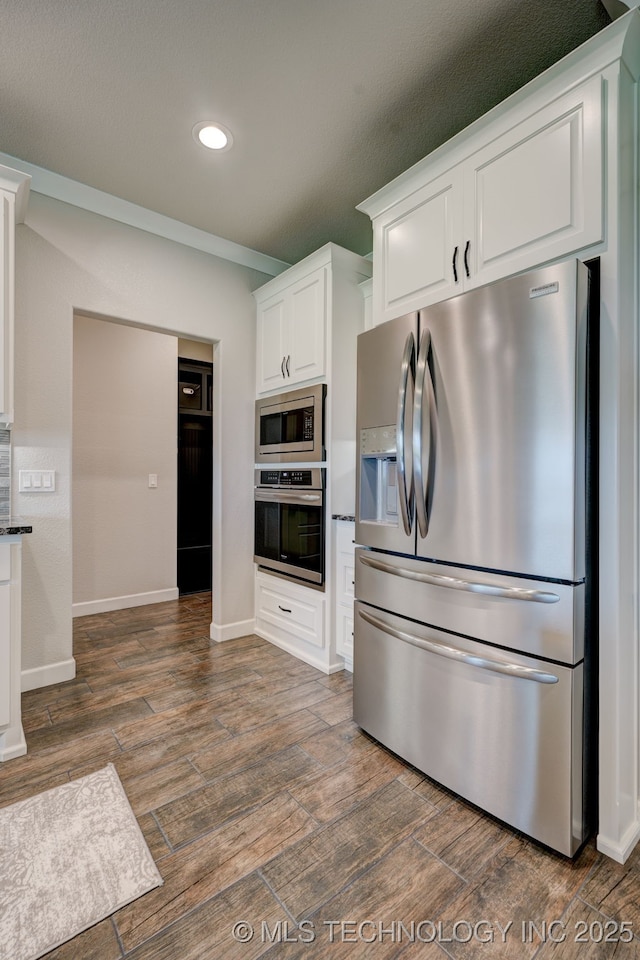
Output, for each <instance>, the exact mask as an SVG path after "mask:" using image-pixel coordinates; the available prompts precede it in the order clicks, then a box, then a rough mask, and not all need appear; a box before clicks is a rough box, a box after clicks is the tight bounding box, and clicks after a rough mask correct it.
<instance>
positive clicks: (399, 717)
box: [354, 260, 596, 856]
mask: <svg viewBox="0 0 640 960" xmlns="http://www.w3.org/2000/svg"><path fill="white" fill-rule="evenodd" d="M589 283H590V279H589V270H588V269H587V267H586V266H585V265H584V264H582V263H580V262H579V261H575V260H574V261H570V262H566V263H562V264H559V265H555V266H552V267H547V268H543V269H540V270H537V271H535V272H533V273H529V274H526V275H522V276H518V277H514V278H509V279H507V280H502V281H499V282H497V283H493V284H490V285H488V286H486V287H483V288H478V289H475V290H472V291H469V292H467V293H464V294H462V295H460V296H458V297H455V298H453V299H451V300H447V301H444V302H442V303H439V304H435V305H432V306H429V307H427V308H425V309H424V310H421V311H419V313H416V314H410V315H408V316H405V317H400V318H398V319H397V320H392V321H389V322H387V323H384V324H382V325H380V326H378V327H375V328H373V329H372V330H370V331H367V332H366V333H363V334H361V335H360V337H359V338H358V385H357V392H358V415H357V435H358V442H359V456H358V464H357V494H358V495H357V516H356V543H358V544H361V545H362V546H361V547H359V548H358V549H357V551H356V607H355V627H354V717H355V720H356V721H357V723H358V724H359V725H360V726H361V727H362V728H363V729H364V730H366V731H367V732H368V733H369V734H371V735H372V736H373V737H375V738H376V739H377V740H379V741H380V742H381V743H383V744H385V745H386V746H387V747H389V748H390V749H391V750H393V751H394V752H396V753H397V754H399V755H400V756H402V757H403V758H405V759H406V760H407V761H409V762H410V763H411V764H413V765H414V766H416V767H417V768H418V769H420V770H422V771H423V772H424V773H426V774H427V775H429V776H430V777H432V778H433V779H434V780H436V781H438V782H440V783H442V784H443V785H445V786H446V787H448V788H449V789H451V790H452V791H454V792H455V793H457V794H459V795H460V796H462V797H464V798H466V799H467V800H469V801H471V802H472V803H474V804H476V805H477V806H479V807H481V808H483V809H484V810H486V811H487V812H489V813H490V814H492V815H494V816H495V817H497V818H499V819H500V820H503V821H505V822H506V823H508V824H510V825H512V826H513V827H515V828H517V829H518V830H521V831H522V832H524V833H525V834H528V835H530V836H532V837H534V838H535V839H537V840H539V841H540V842H542V843H544V844H546V845H548V846H550V847H552V848H554V849H556V850H558V851H560V852H562V853H564V854H566V855H569V856H572V855H574V854H575V852H576V851H577V850H578V848H579V847H580V846H581V844H582V843H583V842H584V840H585V839H586V837H587V835H588V832H589V830H590V820H591V818H592V814H593V810H592V804H591V802H590V795H591V791H590V786H591V783H590V780H591V777H592V776H593V771H592V769H591V768H592V764H591V761H590V757H591V756H592V749H591V745H592V738H593V730H592V726H593V710H592V705H591V700H592V698H591V694H590V691H591V689H592V686H593V683H594V676H593V671H594V664H595V651H594V640H593V637H592V635H591V630H590V625H591V622H592V620H593V615H592V610H591V607H590V604H591V603H592V602H593V601H594V593H593V590H592V588H591V582H590V578H591V568H592V566H593V565H594V564H593V555H592V554H593V550H594V538H593V536H592V525H591V524H590V521H589V518H590V510H589V509H588V503H591V501H592V500H593V499H594V498H593V496H592V493H593V491H592V490H591V476H592V474H593V473H594V471H593V470H592V469H591V468H590V463H591V462H592V460H593V457H594V450H593V449H592V446H591V443H590V439H589V438H590V436H591V433H592V430H593V427H594V425H593V423H592V419H593V418H591V417H589V416H588V410H589V409H590V407H593V397H592V396H591V393H592V391H593V390H594V389H595V387H594V385H591V387H590V386H589V378H588V375H587V374H588V369H589V367H590V366H591V367H593V366H594V363H593V356H592V355H593V351H594V349H595V344H596V337H595V336H593V335H591V336H590V335H589V328H590V327H591V328H592V331H593V329H594V327H595V324H594V318H593V316H591V319H589V310H588V303H589ZM588 357H589V362H588Z"/></svg>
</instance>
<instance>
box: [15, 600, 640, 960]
mask: <svg viewBox="0 0 640 960" xmlns="http://www.w3.org/2000/svg"><path fill="white" fill-rule="evenodd" d="M210 603H211V598H210V595H208V594H207V595H205V594H200V595H197V596H192V597H186V598H183V599H181V600H179V601H175V602H170V603H163V604H158V605H156V606H148V607H138V608H135V609H133V610H123V611H117V612H114V613H110V614H100V615H96V616H92V617H84V618H82V619H78V620H76V621H75V641H74V642H75V647H74V654H75V657H76V661H77V667H78V675H77V678H76V679H75V680H72V681H70V682H68V683H62V684H58V685H56V686H51V687H46V688H44V689H41V690H36V691H32V692H30V693H27V694H24V695H23V717H24V724H25V731H26V735H27V742H28V751H29V752H28V754H27V756H26V757H21V758H18V759H16V760H12V761H9V762H7V763H5V764H0V805H2V806H4V805H6V804H8V803H11V802H13V801H15V800H18V799H21V798H23V797H27V796H30V795H33V794H35V793H38V792H40V791H42V790H45V789H47V788H49V787H53V786H55V785H57V784H59V783H62V782H65V781H67V780H68V779H70V778H71V779H72V778H74V777H78V776H81V775H83V774H85V773H88V772H90V771H92V770H95V769H98V768H100V767H102V766H104V765H105V764H106V763H109V762H111V763H113V764H114V765H115V767H116V769H117V771H118V774H119V776H120V778H121V780H122V782H123V784H124V787H125V790H126V792H127V795H128V797H129V800H130V802H131V805H132V807H133V810H134V812H135V814H136V816H137V817H138V820H139V823H140V826H141V828H142V830H143V832H144V834H145V837H146V839H147V842H148V844H149V847H150V849H151V851H152V853H153V856H154V857H155V859H156V862H157V864H158V867H159V869H160V872H161V874H162V876H163V879H164V885H163V886H162V887H160V888H158V889H157V890H154V891H152V892H151V893H148V894H146V895H145V896H144V897H141V898H140V899H139V900H137V901H135V903H133V904H130V905H129V906H127V907H125V908H124V909H122V910H120V911H118V912H117V913H116V914H115V915H114V916H113V917H110V918H108V919H107V920H104V921H103V922H102V923H99V924H97V925H96V926H95V927H93V928H92V929H90V930H88V931H86V932H85V933H83V934H81V935H80V936H78V937H76V938H75V939H74V940H72V941H70V942H69V943H67V944H65V945H64V946H62V947H59V948H58V949H57V950H54V951H53V952H52V953H50V954H48V958H49V960H53V958H55V960H117V958H122V957H127V958H131V960H218V958H226V957H230V958H255V957H266V958H267V960H276V958H281V957H284V958H305V960H306V958H308V960H311V958H324V957H349V958H361V957H367V958H368V957H374V958H381V960H382V958H385V960H386V958H394V957H402V958H406V960H423V958H424V960H443V958H445V957H447V956H448V957H453V958H456V960H467V958H476V957H501V958H502V957H505V958H514V960H521V958H532V957H536V958H538V960H549V958H554V960H565V958H574V957H575V958H585V960H591V958H598V960H599V958H610V957H615V958H616V960H627V958H632V957H633V958H636V960H640V939H638V936H640V851H638V853H637V854H634V855H632V857H631V859H630V860H629V861H628V863H627V864H626V865H625V866H624V867H622V866H619V865H618V864H616V863H614V862H613V861H611V860H608V859H607V858H605V857H602V856H601V855H599V854H598V853H596V851H595V847H594V845H593V843H590V844H589V845H587V847H586V848H585V849H584V850H583V851H582V853H581V854H580V856H579V857H578V858H577V859H576V860H575V861H574V862H570V861H568V860H566V859H564V858H562V857H559V856H555V855H554V854H552V853H550V852H548V851H546V850H544V849H542V848H540V847H539V846H537V845H536V844H534V843H532V842H530V841H528V840H527V839H525V838H523V837H522V836H519V835H518V834H516V833H514V832H513V831H510V830H508V829H507V828H505V827H503V826H501V825H500V824H498V823H496V822H495V821H493V820H491V819H490V818H488V817H485V816H483V815H481V814H480V813H479V812H478V811H477V810H475V809H473V808H472V807H470V806H468V805H467V804H465V803H463V802H461V801H460V800H458V799H456V797H455V796H453V795H452V794H450V793H448V792H447V791H446V790H444V789H442V788H440V787H439V786H437V785H436V784H435V783H433V782H432V781H430V780H428V779H427V778H425V777H424V776H423V775H422V774H420V773H418V772H417V771H416V770H414V769H413V768H411V767H409V766H408V765H406V764H404V763H402V762H401V761H400V760H398V759H397V758H396V757H394V756H392V755H391V754H390V753H388V752H387V751H386V750H384V749H383V748H382V747H380V746H379V745H378V744H376V743H375V742H374V741H372V740H371V739H369V738H368V737H367V736H366V735H364V734H363V733H362V732H360V731H359V729H358V728H357V727H356V726H355V724H354V723H353V721H352V719H351V678H350V675H349V674H348V673H338V674H334V675H332V676H326V675H325V674H323V673H320V672H319V671H317V670H315V669H313V668H312V667H310V666H308V665H306V664H304V663H302V662H300V661H298V660H296V659H295V658H293V657H291V656H289V655H288V654H286V653H284V652H283V651H281V650H279V649H278V648H276V647H274V646H272V645H270V644H268V643H266V642H264V641H263V640H260V639H259V638H257V637H255V636H249V637H244V638H242V639H239V640H234V641H230V642H227V643H223V644H219V645H216V644H212V643H211V642H210V640H209V639H208V634H209V624H210V621H211V609H210ZM545 924H546V928H545ZM236 925H239V926H236ZM545 930H546V935H545ZM629 931H630V932H631V934H632V935H633V939H631V940H630V942H625V941H627V939H628V937H629V935H630V934H629ZM1 952H2V947H1V945H0V955H1ZM6 960H11V958H6Z"/></svg>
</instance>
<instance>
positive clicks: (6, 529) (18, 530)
mask: <svg viewBox="0 0 640 960" xmlns="http://www.w3.org/2000/svg"><path fill="white" fill-rule="evenodd" d="M32 532H33V527H32V526H31V524H30V523H26V522H25V521H24V520H22V519H21V518H20V517H0V537H15V536H17V535H18V534H22V533H32Z"/></svg>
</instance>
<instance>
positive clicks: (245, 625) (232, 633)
mask: <svg viewBox="0 0 640 960" xmlns="http://www.w3.org/2000/svg"><path fill="white" fill-rule="evenodd" d="M255 626H256V621H255V619H253V620H238V621H237V622H236V623H223V624H218V623H212V624H211V626H210V627H209V636H210V637H211V639H212V640H214V641H215V642H216V643H224V641H225V640H237V639H238V637H248V636H249V635H250V634H251V633H255Z"/></svg>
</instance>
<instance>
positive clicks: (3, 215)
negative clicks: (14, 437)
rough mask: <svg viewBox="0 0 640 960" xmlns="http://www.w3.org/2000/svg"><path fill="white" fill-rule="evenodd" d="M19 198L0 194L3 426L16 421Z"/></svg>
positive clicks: (0, 420) (0, 394) (0, 405)
mask: <svg viewBox="0 0 640 960" xmlns="http://www.w3.org/2000/svg"><path fill="white" fill-rule="evenodd" d="M14 232H15V196H14V195H13V194H12V193H9V192H8V191H6V190H0V264H1V267H0V269H1V270H2V291H3V292H2V295H1V296H0V423H11V421H12V420H13V311H14V247H15V236H14Z"/></svg>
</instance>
